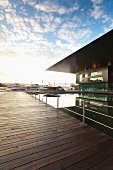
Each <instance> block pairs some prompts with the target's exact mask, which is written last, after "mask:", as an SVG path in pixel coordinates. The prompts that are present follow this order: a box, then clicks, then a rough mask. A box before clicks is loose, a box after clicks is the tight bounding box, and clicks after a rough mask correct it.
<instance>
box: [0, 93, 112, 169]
mask: <svg viewBox="0 0 113 170" xmlns="http://www.w3.org/2000/svg"><path fill="white" fill-rule="evenodd" d="M9 94H10V95H9ZM9 99H10V100H9ZM6 106H7V107H6ZM0 110H2V112H0V118H1V121H0V170H12V169H13V170H14V169H15V170H25V169H26V170H33V169H34V170H36V169H40V170H43V169H45V170H47V169H49V170H50V169H54V170H55V169H57V170H60V169H66V168H75V167H78V168H79V166H80V163H81V166H86V169H88V168H94V167H103V164H102V162H106V163H108V162H109V161H110V160H112V152H111V151H112V149H113V144H112V143H113V139H112V138H110V137H108V136H106V135H105V134H103V133H101V132H99V131H97V130H95V129H93V128H91V127H89V126H86V125H83V124H82V123H81V122H80V121H79V120H76V119H75V118H73V117H70V116H69V115H67V114H65V113H63V112H62V111H60V110H58V109H55V108H53V107H51V106H49V105H46V104H45V103H43V102H41V101H38V100H36V99H34V98H33V97H31V96H30V95H28V94H26V93H24V92H20V93H16V92H11V93H6V94H5V95H3V96H2V101H1V105H0ZM110 150H111V151H110ZM104 155H105V156H104ZM96 156H97V157H96ZM100 157H101V159H100ZM87 162H90V166H89V165H87ZM99 164H100V165H99ZM97 165H98V166H97ZM110 165H111V166H112V163H111V164H110ZM80 168H81V167H80Z"/></svg>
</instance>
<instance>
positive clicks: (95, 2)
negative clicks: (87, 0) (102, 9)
mask: <svg viewBox="0 0 113 170" xmlns="http://www.w3.org/2000/svg"><path fill="white" fill-rule="evenodd" d="M91 2H92V3H93V4H94V5H97V4H101V3H102V2H103V0H91Z"/></svg>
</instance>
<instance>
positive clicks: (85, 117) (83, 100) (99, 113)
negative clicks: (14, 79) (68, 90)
mask: <svg viewBox="0 0 113 170" xmlns="http://www.w3.org/2000/svg"><path fill="white" fill-rule="evenodd" d="M43 95H45V97H46V101H45V103H46V104H47V97H48V96H47V94H46V93H45V94H44V93H43ZM53 97H54V96H53ZM56 97H57V109H58V108H59V102H60V100H59V97H60V96H59V95H56ZM39 100H40V94H39ZM76 100H78V101H79V100H81V101H82V102H83V107H80V106H76V107H78V108H81V109H83V114H82V115H81V114H79V113H78V112H75V111H72V110H70V109H69V108H67V107H63V108H64V109H65V110H67V111H69V112H72V113H75V114H76V115H79V116H81V117H83V123H85V119H88V120H91V121H93V122H95V123H97V124H100V125H102V126H104V127H106V128H109V129H111V130H113V127H110V126H108V125H105V124H103V123H101V122H99V121H96V120H94V119H92V118H89V117H87V116H85V110H88V111H90V112H93V113H96V114H98V115H101V116H105V117H107V118H111V119H113V117H112V116H109V115H106V114H103V113H101V112H97V111H94V110H90V109H87V108H85V104H86V103H89V101H85V99H76ZM97 102H99V101H97ZM100 104H101V102H100ZM103 106H105V107H109V108H113V106H108V105H104V104H103V103H102V107H103Z"/></svg>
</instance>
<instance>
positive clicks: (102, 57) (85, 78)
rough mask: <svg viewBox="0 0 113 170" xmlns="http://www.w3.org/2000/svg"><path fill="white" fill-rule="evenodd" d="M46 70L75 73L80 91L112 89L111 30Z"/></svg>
mask: <svg viewBox="0 0 113 170" xmlns="http://www.w3.org/2000/svg"><path fill="white" fill-rule="evenodd" d="M47 70H48V71H57V72H65V73H74V74H76V83H77V84H79V89H80V90H81V91H82V90H88V91H90V90H91V91H92V90H93V91H98V90H99V91H100V90H102V91H113V30H111V31H109V32H108V33H106V34H105V35H103V36H101V37H99V38H98V39H96V40H94V41H93V42H91V43H89V44H88V45H86V46H84V47H83V48H81V49H80V50H78V51H76V52H74V53H73V54H71V55H69V56H67V57H66V58H64V59H63V60H61V61H59V62H58V63H56V64H54V65H53V66H51V67H49V68H48V69H47Z"/></svg>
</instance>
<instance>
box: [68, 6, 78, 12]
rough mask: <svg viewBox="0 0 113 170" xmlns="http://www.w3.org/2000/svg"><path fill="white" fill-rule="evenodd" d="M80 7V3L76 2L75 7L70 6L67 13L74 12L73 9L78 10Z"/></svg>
mask: <svg viewBox="0 0 113 170" xmlns="http://www.w3.org/2000/svg"><path fill="white" fill-rule="evenodd" d="M78 9H79V5H78V4H75V5H74V6H73V7H70V8H69V9H68V10H67V13H72V12H73V11H76V10H78Z"/></svg>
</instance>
